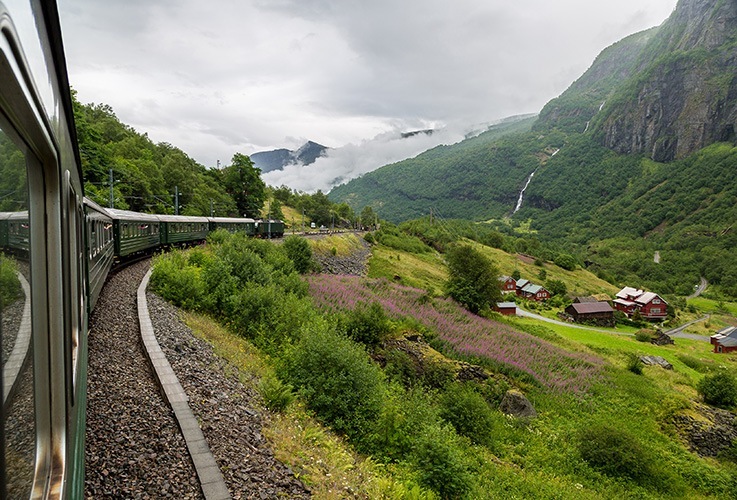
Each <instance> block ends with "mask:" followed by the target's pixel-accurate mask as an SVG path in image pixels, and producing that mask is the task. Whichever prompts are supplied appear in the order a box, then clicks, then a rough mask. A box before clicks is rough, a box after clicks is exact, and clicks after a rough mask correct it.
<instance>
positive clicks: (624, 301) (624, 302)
mask: <svg viewBox="0 0 737 500" xmlns="http://www.w3.org/2000/svg"><path fill="white" fill-rule="evenodd" d="M613 304H614V308H615V309H616V310H617V311H622V312H623V313H625V314H626V315H627V316H632V315H633V314H634V313H635V311H639V313H640V316H642V317H643V318H644V319H647V320H650V321H658V320H662V319H665V318H666V317H667V316H668V311H667V308H668V303H667V302H666V301H665V299H663V298H662V297H660V295H658V294H657V293H653V292H646V291H644V290H638V289H637V288H632V287H628V286H626V287H624V288H622V289H621V290H620V291H619V292H618V293H617V298H616V299H614V301H613Z"/></svg>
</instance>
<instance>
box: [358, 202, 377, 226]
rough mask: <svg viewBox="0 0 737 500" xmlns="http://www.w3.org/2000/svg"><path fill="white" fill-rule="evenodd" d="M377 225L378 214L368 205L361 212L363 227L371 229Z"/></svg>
mask: <svg viewBox="0 0 737 500" xmlns="http://www.w3.org/2000/svg"><path fill="white" fill-rule="evenodd" d="M374 224H376V213H375V212H374V209H373V208H371V207H370V206H368V205H366V206H365V207H363V210H361V225H362V226H363V227H370V226H373V225H374Z"/></svg>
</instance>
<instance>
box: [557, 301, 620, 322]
mask: <svg viewBox="0 0 737 500" xmlns="http://www.w3.org/2000/svg"><path fill="white" fill-rule="evenodd" d="M566 314H568V315H569V316H570V317H572V318H573V321H575V322H576V323H594V324H597V325H602V326H614V323H615V321H614V309H612V306H610V305H609V303H608V302H575V303H573V304H571V305H570V306H568V307H566Z"/></svg>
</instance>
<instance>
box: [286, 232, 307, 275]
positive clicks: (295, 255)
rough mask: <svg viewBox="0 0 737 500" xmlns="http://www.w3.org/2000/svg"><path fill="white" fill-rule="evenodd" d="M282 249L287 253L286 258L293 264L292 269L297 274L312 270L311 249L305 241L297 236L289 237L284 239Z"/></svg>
mask: <svg viewBox="0 0 737 500" xmlns="http://www.w3.org/2000/svg"><path fill="white" fill-rule="evenodd" d="M282 248H284V251H285V252H286V253H287V257H289V259H291V261H292V262H293V263H294V269H295V270H296V271H297V272H298V273H300V274H305V273H308V272H310V271H312V270H313V269H314V267H315V264H314V262H313V260H312V248H311V247H310V244H309V243H308V242H307V240H306V239H304V238H300V237H299V236H289V237H287V238H285V239H284V243H283V244H282Z"/></svg>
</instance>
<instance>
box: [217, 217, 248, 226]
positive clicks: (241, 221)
mask: <svg viewBox="0 0 737 500" xmlns="http://www.w3.org/2000/svg"><path fill="white" fill-rule="evenodd" d="M208 218H209V219H210V222H223V223H225V222H229V223H235V224H247V223H251V224H253V223H254V222H256V220H255V219H249V218H248V217H208Z"/></svg>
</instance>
